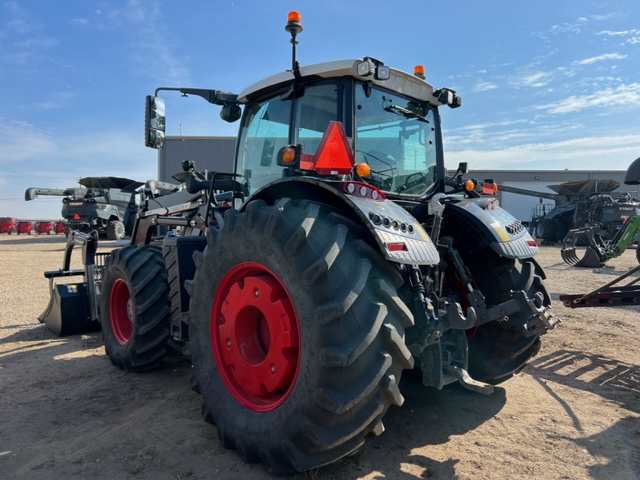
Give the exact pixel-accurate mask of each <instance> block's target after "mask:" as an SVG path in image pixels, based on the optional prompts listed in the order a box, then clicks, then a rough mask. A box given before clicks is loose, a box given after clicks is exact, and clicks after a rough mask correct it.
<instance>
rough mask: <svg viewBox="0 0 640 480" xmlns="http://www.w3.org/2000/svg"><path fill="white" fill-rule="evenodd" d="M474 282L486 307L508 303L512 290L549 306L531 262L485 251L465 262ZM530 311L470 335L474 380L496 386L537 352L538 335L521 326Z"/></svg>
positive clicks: (540, 273) (470, 362)
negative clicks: (482, 296)
mask: <svg viewBox="0 0 640 480" xmlns="http://www.w3.org/2000/svg"><path fill="white" fill-rule="evenodd" d="M466 263H467V266H468V268H469V270H470V271H471V274H472V276H473V279H474V281H475V283H476V285H477V287H478V288H479V289H480V291H481V292H482V293H483V294H484V296H485V299H486V302H487V305H488V306H489V307H491V306H493V305H497V304H499V303H502V302H504V301H507V300H508V299H509V298H510V297H511V295H510V292H511V291H512V290H515V291H517V290H524V291H525V292H526V293H527V296H528V297H529V298H535V297H536V294H540V296H541V297H542V299H543V300H542V303H543V304H544V305H545V306H549V305H550V304H551V300H550V298H549V294H548V293H547V290H546V288H545V286H544V284H543V282H542V271H541V270H539V267H537V265H536V263H535V262H534V260H533V259H530V258H528V259H522V260H512V259H508V258H504V257H500V256H498V255H497V254H496V253H494V252H493V251H492V250H490V249H489V248H488V247H487V249H485V250H483V251H482V252H479V253H477V254H475V255H474V258H473V259H466ZM530 316H531V312H530V311H520V312H517V313H514V314H512V315H509V319H508V320H507V321H497V320H496V321H493V322H490V323H487V324H485V325H482V326H480V327H478V328H477V329H476V330H474V331H472V335H469V336H470V340H469V369H468V370H469V374H470V375H471V376H472V377H473V378H474V379H476V380H480V381H483V382H487V383H492V384H498V383H502V382H504V381H505V380H507V379H509V378H511V377H512V376H513V375H514V374H515V373H517V372H519V371H520V370H522V368H523V367H524V366H525V364H526V363H527V361H528V360H529V359H530V358H532V357H533V356H535V355H536V354H537V353H538V351H539V350H540V334H541V333H543V332H529V331H527V330H526V329H525V328H524V326H525V324H526V323H527V321H528V320H529V318H530Z"/></svg>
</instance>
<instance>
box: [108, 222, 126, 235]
mask: <svg viewBox="0 0 640 480" xmlns="http://www.w3.org/2000/svg"><path fill="white" fill-rule="evenodd" d="M124 234H125V232H124V223H122V222H121V221H120V220H109V223H107V240H120V239H121V238H124Z"/></svg>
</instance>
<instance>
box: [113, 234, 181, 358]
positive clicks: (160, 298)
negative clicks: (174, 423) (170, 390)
mask: <svg viewBox="0 0 640 480" xmlns="http://www.w3.org/2000/svg"><path fill="white" fill-rule="evenodd" d="M100 323H101V325H102V335H103V337H104V347H105V351H106V353H107V355H109V358H110V359H111V362H112V363H113V364H114V365H116V366H117V367H120V368H121V369H123V370H128V371H142V370H148V369H150V368H154V367H157V366H158V365H159V364H160V362H161V361H162V359H163V358H164V357H165V355H166V353H167V349H168V346H167V341H168V339H169V333H170V326H171V313H170V300H169V282H168V280H167V271H166V269H165V265H164V260H163V258H162V253H161V252H160V250H159V249H157V248H154V247H150V246H148V245H143V246H137V245H128V246H126V247H124V248H120V249H117V250H114V251H113V253H111V255H110V256H109V259H108V262H107V266H106V269H105V272H104V278H103V281H102V292H101V295H100Z"/></svg>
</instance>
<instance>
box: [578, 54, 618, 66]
mask: <svg viewBox="0 0 640 480" xmlns="http://www.w3.org/2000/svg"><path fill="white" fill-rule="evenodd" d="M623 58H627V55H622V54H620V53H605V54H602V55H598V56H596V57H589V58H585V59H582V60H577V61H575V62H573V64H574V65H590V64H592V63H596V62H601V61H603V60H622V59H623Z"/></svg>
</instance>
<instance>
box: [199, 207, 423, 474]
mask: <svg viewBox="0 0 640 480" xmlns="http://www.w3.org/2000/svg"><path fill="white" fill-rule="evenodd" d="M207 240H208V245H207V247H206V249H205V250H204V252H203V253H200V252H196V253H195V254H194V259H195V260H196V266H197V271H196V275H195V278H194V281H193V284H192V287H191V289H192V292H193V296H192V299H191V306H190V315H189V316H190V343H189V346H190V348H191V351H192V354H193V357H192V361H193V366H194V377H193V386H194V390H196V391H197V392H199V393H201V395H202V401H203V406H202V412H203V416H204V418H205V420H207V421H209V422H211V423H213V424H215V425H217V429H218V436H219V437H220V441H221V443H222V444H223V445H224V446H225V447H226V448H236V449H237V450H238V452H239V453H240V455H241V456H242V458H243V459H244V460H245V461H248V462H254V461H261V462H263V463H264V464H265V465H266V467H267V468H268V469H269V471H270V472H271V473H275V474H291V473H294V472H301V471H305V470H309V469H311V468H315V467H318V466H321V465H325V464H328V463H331V462H334V461H336V460H338V459H340V458H342V457H344V456H345V455H348V454H350V453H352V452H354V451H355V450H357V449H358V448H360V447H361V446H362V445H363V443H364V437H365V435H366V434H368V433H376V434H379V433H381V432H382V431H383V426H382V421H381V419H382V417H383V415H384V414H385V412H386V411H387V409H388V408H389V406H390V405H401V404H402V402H403V397H402V395H401V394H400V391H399V389H398V383H399V381H400V375H401V373H402V370H403V369H405V368H412V366H413V357H412V356H411V354H410V352H409V351H408V350H407V348H406V346H405V344H404V341H403V339H404V329H405V328H406V327H408V326H410V325H412V316H411V314H410V312H409V311H408V310H407V308H406V307H405V306H404V304H403V303H402V302H401V301H400V299H399V297H398V295H397V289H398V288H399V287H400V285H401V283H402V277H401V276H400V274H399V272H398V270H397V269H396V268H395V267H394V266H393V265H392V264H390V263H388V262H385V261H384V260H383V259H382V258H381V256H380V254H379V253H378V252H377V251H375V250H374V249H372V248H371V247H370V246H369V245H368V244H366V243H365V242H364V241H363V240H362V239H361V238H358V236H357V235H354V234H353V232H352V231H350V230H349V227H348V226H347V221H346V219H344V217H341V216H340V215H338V214H336V213H332V212H331V211H327V210H325V209H324V208H323V207H321V206H320V205H318V204H315V203H306V202H302V203H299V204H298V203H296V202H295V201H293V200H289V199H285V200H281V201H279V202H278V203H277V204H276V205H274V206H268V205H267V204H265V203H264V202H262V201H254V202H252V203H250V204H249V205H248V206H247V210H246V211H245V212H243V213H239V212H237V211H235V210H229V211H228V212H227V213H226V214H225V222H224V225H223V226H222V227H221V228H220V229H219V230H217V229H216V228H214V227H210V228H209V230H208V232H207Z"/></svg>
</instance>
